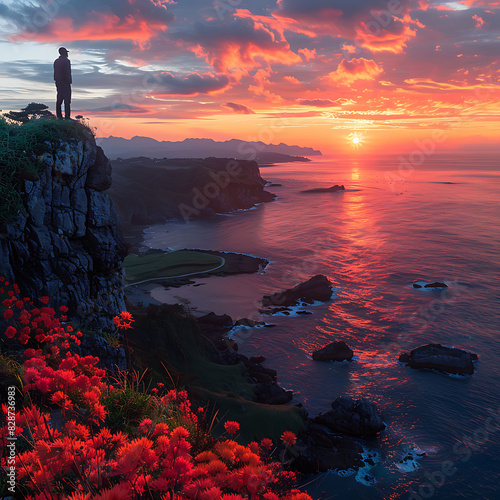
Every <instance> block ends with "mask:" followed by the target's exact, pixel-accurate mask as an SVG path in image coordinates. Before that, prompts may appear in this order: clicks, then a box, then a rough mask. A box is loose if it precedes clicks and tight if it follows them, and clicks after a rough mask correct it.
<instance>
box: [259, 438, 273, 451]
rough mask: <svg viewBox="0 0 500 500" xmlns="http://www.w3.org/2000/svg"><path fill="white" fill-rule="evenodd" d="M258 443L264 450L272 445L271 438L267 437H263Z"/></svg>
mask: <svg viewBox="0 0 500 500" xmlns="http://www.w3.org/2000/svg"><path fill="white" fill-rule="evenodd" d="M260 444H261V446H262V447H263V448H266V450H270V449H271V448H272V447H273V440H272V439H269V438H264V439H263V440H262V441H261V442H260Z"/></svg>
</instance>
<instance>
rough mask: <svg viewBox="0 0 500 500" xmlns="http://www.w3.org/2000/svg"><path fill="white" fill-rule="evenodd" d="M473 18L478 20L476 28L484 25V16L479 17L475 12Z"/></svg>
mask: <svg viewBox="0 0 500 500" xmlns="http://www.w3.org/2000/svg"><path fill="white" fill-rule="evenodd" d="M472 19H474V21H476V25H475V27H476V28H478V29H481V28H482V27H483V25H484V19H483V18H482V17H479V16H478V15H477V14H475V15H473V16H472Z"/></svg>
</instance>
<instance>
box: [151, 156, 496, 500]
mask: <svg viewBox="0 0 500 500" xmlns="http://www.w3.org/2000/svg"><path fill="white" fill-rule="evenodd" d="M399 166H400V159H398V157H395V156H378V157H362V156H359V157H340V158H330V157H321V158H314V161H312V162H309V163H289V164H280V165H275V166H270V167H263V168H261V173H262V176H263V177H264V178H265V179H266V180H268V181H271V182H273V183H280V184H282V185H281V186H277V187H269V188H268V190H269V191H271V192H273V193H275V194H276V195H277V196H278V199H277V200H276V201H274V202H272V203H268V204H263V205H260V206H258V207H256V208H255V209H252V210H249V211H244V212H238V213H235V214H229V215H220V216H217V217H214V218H212V219H209V220H200V221H190V222H189V223H185V222H184V221H170V222H168V223H166V224H159V225H155V226H152V227H151V228H149V229H148V230H147V231H146V233H145V235H144V245H145V246H146V247H151V248H167V247H170V248H174V249H180V248H209V249H213V250H226V251H233V252H241V253H248V254H252V255H257V256H260V257H265V258H267V259H269V260H270V261H271V264H270V265H269V266H268V267H267V268H266V269H265V271H263V272H262V273H259V274H253V275H238V276H229V277H212V278H208V279H201V280H197V283H198V284H202V285H201V286H198V287H193V286H189V287H183V288H180V289H175V290H171V291H164V290H163V288H162V287H158V288H156V289H155V290H153V292H152V295H153V296H154V297H155V298H157V299H158V300H162V301H165V302H172V301H176V300H179V299H185V300H189V301H190V305H191V307H197V308H198V309H199V310H213V311H215V312H217V313H219V314H220V313H228V314H230V315H231V316H232V317H233V319H235V320H236V319H238V318H241V317H251V318H254V319H259V318H260V317H259V314H258V311H257V309H258V306H259V303H258V301H259V299H260V298H261V297H262V295H264V294H267V293H270V292H274V291H279V290H282V289H285V288H289V287H290V286H293V285H295V284H297V283H299V282H301V281H304V280H305V279H308V278H309V277H311V276H313V275H315V274H320V273H321V274H324V275H326V276H327V277H328V278H329V279H330V280H331V281H332V282H333V283H334V287H335V298H334V299H333V300H332V301H331V302H329V303H322V304H319V305H316V306H314V307H307V308H306V309H307V310H309V311H311V312H312V313H313V314H311V315H307V316H304V315H301V316H296V317H272V318H267V319H266V320H267V321H268V322H272V323H274V324H276V325H277V326H276V327H275V328H261V329H254V330H247V331H242V332H239V333H237V334H236V339H237V340H238V343H239V344H240V352H242V353H244V354H247V355H254V354H262V355H264V356H265V357H266V364H267V365H268V366H270V367H273V368H275V369H277V370H278V380H279V382H280V384H281V385H282V386H283V387H285V388H287V389H293V390H294V393H295V398H294V400H293V402H292V404H296V403H303V404H304V405H305V407H306V408H307V410H308V411H309V413H310V415H311V416H315V415H317V414H318V413H319V412H324V411H327V410H328V409H329V408H330V403H331V402H332V401H334V400H335V398H336V397H337V396H339V395H349V396H353V397H364V398H368V399H369V400H371V401H375V402H376V403H377V404H378V407H379V409H380V410H381V412H382V414H383V416H384V421H385V422H386V424H387V429H386V430H385V431H383V432H382V433H381V435H380V436H379V438H378V439H376V440H371V441H368V442H366V448H367V450H368V451H373V452H377V456H378V463H377V464H376V465H375V467H373V468H371V469H367V470H365V471H364V473H363V474H358V475H355V474H351V475H347V476H345V474H341V475H339V474H338V473H336V472H334V471H331V472H328V473H326V474H322V475H320V476H316V477H311V478H308V480H309V481H310V483H309V484H308V485H307V490H308V492H309V493H310V494H311V495H312V496H313V498H315V499H319V498H321V499H330V498H332V499H333V498H339V499H344V498H346V499H351V498H352V499H417V500H418V499H419V498H437V499H455V498H464V499H488V500H492V499H498V498H500V459H499V455H500V417H498V420H495V419H494V418H492V417H491V415H492V414H500V389H499V387H500V362H499V357H500V328H499V327H500V318H499V311H500V308H499V302H500V300H499V299H500V230H499V213H500V211H499V206H500V203H499V202H500V159H499V158H486V157H472V156H470V157H465V156H445V155H434V156H431V157H429V158H426V160H425V161H424V162H422V163H421V164H420V165H414V168H413V170H412V171H409V170H408V168H402V169H399V170H400V171H398V167H399ZM410 170H411V169H410ZM401 174H403V175H401ZM333 184H344V185H345V187H346V190H345V192H336V193H316V194H311V193H309V194H306V193H300V191H301V190H304V189H310V188H315V187H328V186H331V185H333ZM418 279H422V280H428V281H435V280H438V281H444V282H445V283H447V284H448V285H449V288H448V289H447V290H446V291H445V292H443V291H429V290H415V289H413V288H412V287H411V284H412V283H413V281H415V280H418ZM260 319H262V318H260ZM334 340H344V341H345V342H347V344H348V345H349V346H350V347H351V348H352V349H353V350H354V353H355V360H354V361H353V362H351V363H321V362H315V361H313V360H312V358H311V353H312V351H313V350H314V349H316V348H319V347H322V346H324V345H326V344H327V343H329V342H332V341H334ZM430 342H435V343H441V344H443V345H447V346H455V347H460V348H463V349H467V350H470V351H472V352H475V353H477V354H478V356H479V361H478V362H476V371H475V373H474V375H472V376H470V377H451V376H447V375H444V374H440V373H435V372H425V371H417V370H412V369H410V368H407V367H405V366H402V365H401V364H400V363H398V355H399V354H400V353H401V352H403V351H409V350H411V349H412V348H415V347H418V346H420V345H423V344H426V343H430ZM497 429H498V430H497ZM421 453H425V455H424V456H419V454H421ZM407 456H412V457H414V459H413V460H407V461H406V462H401V459H402V458H404V457H407ZM344 476H345V477H344ZM412 492H415V494H413V493H412Z"/></svg>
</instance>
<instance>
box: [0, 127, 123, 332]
mask: <svg viewBox="0 0 500 500" xmlns="http://www.w3.org/2000/svg"><path fill="white" fill-rule="evenodd" d="M41 160H42V161H43V163H44V165H45V166H44V168H43V170H42V171H41V173H40V174H39V175H38V179H36V178H35V179H33V180H23V181H21V186H20V195H21V199H22V208H21V210H20V213H19V214H18V216H17V219H16V220H15V221H14V222H12V223H9V224H6V225H4V227H3V230H2V234H1V235H0V274H2V275H4V276H7V277H8V278H10V279H11V280H15V282H16V283H17V284H18V285H19V287H20V288H21V291H22V293H23V294H25V295H27V296H30V297H35V298H36V297H40V296H43V295H47V296H48V297H49V298H50V305H52V306H54V307H58V306H60V305H67V306H68V308H69V315H70V317H73V318H76V319H77V320H78V321H79V323H80V324H82V325H84V326H88V327H90V328H93V329H97V330H101V329H109V330H112V329H114V326H113V321H112V318H113V317H114V316H116V315H117V314H119V313H120V311H122V310H125V302H124V297H123V291H122V286H123V272H122V261H123V258H124V257H125V255H126V248H125V246H124V244H123V241H122V236H121V233H120V232H119V230H118V228H117V225H116V222H117V217H116V213H115V210H114V208H113V203H112V201H111V198H110V197H109V196H108V195H107V194H105V193H104V192H103V190H105V189H107V188H108V187H109V185H110V183H111V170H110V165H109V161H108V160H107V158H106V156H105V155H104V152H103V151H102V150H101V149H100V148H98V147H97V146H96V144H95V140H94V138H93V136H92V135H91V134H90V132H89V133H88V138H87V139H76V138H68V139H67V140H65V141H59V143H58V144H57V145H55V146H50V145H49V144H48V143H46V153H45V154H44V155H43V157H42V158H41Z"/></svg>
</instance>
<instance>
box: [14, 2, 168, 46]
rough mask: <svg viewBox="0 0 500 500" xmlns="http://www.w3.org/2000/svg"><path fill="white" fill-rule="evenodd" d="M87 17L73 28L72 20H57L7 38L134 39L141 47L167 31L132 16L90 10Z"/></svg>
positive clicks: (162, 27)
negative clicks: (44, 26)
mask: <svg viewBox="0 0 500 500" xmlns="http://www.w3.org/2000/svg"><path fill="white" fill-rule="evenodd" d="M89 18H90V19H89V20H88V21H87V22H85V23H84V24H82V25H80V26H78V27H75V23H74V20H73V19H71V18H68V17H58V18H56V19H54V20H53V21H52V22H51V23H50V24H49V25H48V26H47V31H44V32H42V31H41V32H33V33H22V34H18V35H13V36H12V37H11V38H10V39H11V40H12V41H14V42H15V41H18V40H26V39H32V40H36V41H37V42H56V41H60V40H66V41H67V42H72V41H80V40H118V39H124V40H133V41H134V42H135V43H136V44H137V45H139V46H140V47H144V46H145V45H146V44H147V42H148V41H149V40H150V38H151V37H152V36H154V35H156V34H157V33H158V32H159V31H164V30H166V26H165V25H163V24H157V25H154V24H151V23H150V22H146V21H144V20H141V19H137V18H134V17H133V16H131V15H130V16H127V17H125V18H123V19H120V18H119V17H118V16H116V15H113V14H106V13H101V12H95V11H92V12H90V13H89Z"/></svg>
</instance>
